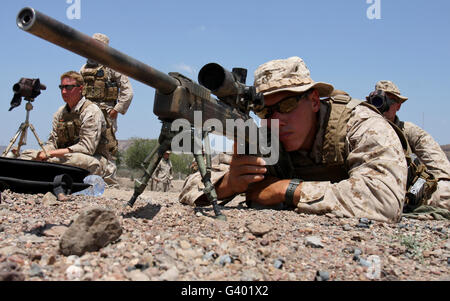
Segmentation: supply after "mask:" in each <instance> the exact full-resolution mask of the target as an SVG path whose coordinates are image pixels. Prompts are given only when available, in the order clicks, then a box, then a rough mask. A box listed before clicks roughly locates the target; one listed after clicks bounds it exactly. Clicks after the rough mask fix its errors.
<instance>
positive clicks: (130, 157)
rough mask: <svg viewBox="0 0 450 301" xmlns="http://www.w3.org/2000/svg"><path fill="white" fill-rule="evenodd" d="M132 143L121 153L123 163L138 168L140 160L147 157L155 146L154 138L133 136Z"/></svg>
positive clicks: (142, 160)
mask: <svg viewBox="0 0 450 301" xmlns="http://www.w3.org/2000/svg"><path fill="white" fill-rule="evenodd" d="M131 140H133V144H132V145H131V146H130V147H129V148H128V149H127V150H126V151H125V154H124V155H123V157H124V161H125V164H126V165H127V166H128V168H131V169H139V168H141V164H142V162H144V160H145V159H146V158H147V156H148V155H149V154H150V153H151V151H152V150H153V149H154V148H155V146H156V140H149V139H140V138H133V139H131Z"/></svg>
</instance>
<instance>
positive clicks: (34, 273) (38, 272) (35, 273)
mask: <svg viewBox="0 0 450 301" xmlns="http://www.w3.org/2000/svg"><path fill="white" fill-rule="evenodd" d="M30 277H44V272H43V271H42V269H41V267H40V266H39V265H37V264H35V263H33V264H31V269H30Z"/></svg>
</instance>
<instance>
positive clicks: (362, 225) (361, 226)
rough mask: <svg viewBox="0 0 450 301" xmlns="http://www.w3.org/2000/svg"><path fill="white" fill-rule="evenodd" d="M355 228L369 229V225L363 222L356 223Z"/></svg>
mask: <svg viewBox="0 0 450 301" xmlns="http://www.w3.org/2000/svg"><path fill="white" fill-rule="evenodd" d="M356 228H361V229H370V225H369V224H364V223H359V224H357V225H356Z"/></svg>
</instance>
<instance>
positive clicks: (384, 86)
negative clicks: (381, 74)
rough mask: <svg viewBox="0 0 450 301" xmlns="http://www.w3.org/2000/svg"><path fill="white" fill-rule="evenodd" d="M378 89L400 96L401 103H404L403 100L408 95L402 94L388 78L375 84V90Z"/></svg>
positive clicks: (406, 98) (405, 99)
mask: <svg viewBox="0 0 450 301" xmlns="http://www.w3.org/2000/svg"><path fill="white" fill-rule="evenodd" d="M378 90H381V91H384V92H386V93H391V94H393V95H395V96H397V97H398V98H400V100H401V102H402V103H404V102H405V101H407V100H408V97H405V96H402V95H401V93H400V90H399V89H398V87H397V86H396V85H395V84H394V83H393V82H391V81H389V80H381V81H379V82H378V83H377V84H376V86H375V91H378Z"/></svg>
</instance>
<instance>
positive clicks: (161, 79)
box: [17, 7, 180, 94]
mask: <svg viewBox="0 0 450 301" xmlns="http://www.w3.org/2000/svg"><path fill="white" fill-rule="evenodd" d="M17 26H18V27H19V28H20V29H22V30H24V31H26V32H29V33H31V34H33V35H35V36H38V37H40V38H42V39H44V40H46V41H48V42H50V43H53V44H56V45H58V46H61V47H62V48H65V49H67V50H69V51H72V52H74V53H77V54H79V55H81V56H83V57H85V58H88V59H91V60H95V61H97V62H99V63H100V64H103V65H105V66H107V67H110V68H111V69H113V70H116V71H117V72H120V73H122V74H125V75H127V76H129V77H131V78H134V79H135V80H137V81H140V82H142V83H144V84H146V85H148V86H151V87H153V88H155V89H156V90H158V91H159V92H160V93H162V94H171V93H172V92H173V91H174V90H175V89H176V88H177V86H179V85H180V83H179V81H178V80H177V79H175V78H173V77H171V76H170V75H168V74H165V73H163V72H161V71H158V70H156V69H154V68H152V67H150V66H148V65H146V64H144V63H142V62H140V61H138V60H136V59H134V58H132V57H130V56H128V55H126V54H124V53H122V52H120V51H117V50H116V49H114V48H111V47H109V46H108V45H106V44H104V43H102V42H100V41H97V40H95V39H93V38H91V37H90V36H88V35H85V34H83V33H81V32H79V31H77V30H75V29H73V28H71V27H70V26H67V25H65V24H63V23H61V22H59V21H57V20H55V19H53V18H51V17H49V16H47V15H45V14H43V13H41V12H39V11H37V10H35V9H33V8H30V7H26V8H23V9H22V10H21V11H20V12H19V14H18V15H17Z"/></svg>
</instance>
